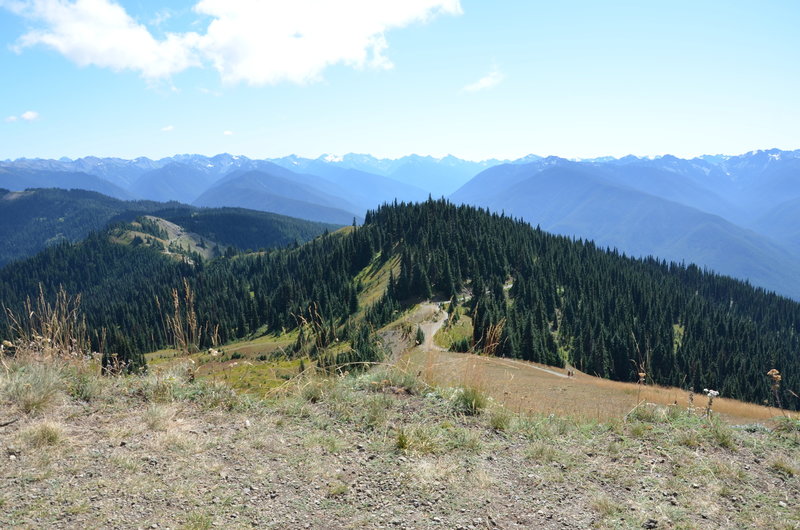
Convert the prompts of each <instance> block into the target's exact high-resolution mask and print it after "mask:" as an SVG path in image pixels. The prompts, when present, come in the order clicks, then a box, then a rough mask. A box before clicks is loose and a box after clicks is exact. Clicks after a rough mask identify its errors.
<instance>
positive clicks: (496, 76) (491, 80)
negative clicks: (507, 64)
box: [461, 68, 505, 92]
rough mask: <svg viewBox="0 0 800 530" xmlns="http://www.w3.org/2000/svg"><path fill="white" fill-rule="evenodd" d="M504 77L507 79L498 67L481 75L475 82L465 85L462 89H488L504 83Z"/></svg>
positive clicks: (470, 90)
mask: <svg viewBox="0 0 800 530" xmlns="http://www.w3.org/2000/svg"><path fill="white" fill-rule="evenodd" d="M503 79H505V76H504V75H503V74H502V72H500V71H499V70H498V69H497V68H494V69H492V71H491V72H489V73H488V74H486V75H485V76H483V77H481V78H480V79H478V80H477V81H475V82H474V83H471V84H469V85H467V86H465V87H464V88H462V89H461V90H463V91H464V92H478V91H479V90H487V89H489V88H494V87H496V86H497V85H499V84H500V83H502V82H503Z"/></svg>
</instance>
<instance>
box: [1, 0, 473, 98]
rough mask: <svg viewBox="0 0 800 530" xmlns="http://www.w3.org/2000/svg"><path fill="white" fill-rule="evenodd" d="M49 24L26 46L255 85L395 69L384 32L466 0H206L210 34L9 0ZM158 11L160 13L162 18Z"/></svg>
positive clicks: (96, 6) (87, 1) (110, 12)
mask: <svg viewBox="0 0 800 530" xmlns="http://www.w3.org/2000/svg"><path fill="white" fill-rule="evenodd" d="M0 5H2V6H5V7H6V8H7V9H10V10H11V11H14V12H16V13H18V14H20V15H22V16H25V17H27V18H29V19H31V20H33V21H37V22H39V23H41V25H42V26H43V27H42V28H40V29H35V30H32V31H30V32H28V33H26V34H25V35H23V36H22V37H21V38H20V40H19V42H18V44H17V49H18V50H22V49H24V48H26V47H29V46H33V45H37V44H40V45H45V46H48V47H51V48H53V49H55V50H57V51H58V52H59V53H61V54H63V55H64V56H66V57H67V58H69V59H70V60H72V61H74V62H75V63H77V64H79V65H82V66H86V65H95V66H99V67H104V68H111V69H113V70H133V71H137V72H140V73H141V75H142V76H143V77H145V78H148V79H160V78H166V77H168V76H170V75H172V74H175V73H177V72H181V71H183V70H185V69H187V68H189V67H193V66H200V65H201V64H202V63H203V62H206V63H209V64H211V65H212V66H213V67H214V68H215V69H216V70H217V71H218V72H219V74H220V76H221V77H222V79H223V80H224V81H226V82H230V83H237V82H244V83H248V84H252V85H263V84H274V83H279V82H282V81H290V82H294V83H308V82H312V81H315V80H318V79H319V78H320V77H321V75H322V72H323V71H324V70H325V68H327V67H328V66H331V65H334V64H340V63H341V64H346V65H349V66H353V67H356V68H363V67H372V68H391V67H392V63H391V62H390V61H389V59H388V58H387V57H386V56H385V55H384V53H385V51H386V49H387V47H388V43H387V40H386V36H385V33H386V32H387V31H389V30H391V29H393V28H402V27H405V26H408V25H409V24H412V23H416V22H427V21H428V20H430V19H432V18H434V17H436V16H438V15H458V14H460V13H461V2H460V0H338V1H335V2H334V1H330V0H329V1H320V0H293V1H291V2H287V1H285V0H199V2H198V3H197V4H196V5H195V6H194V11H195V12H196V13H197V14H199V15H202V16H203V17H210V18H211V21H210V23H209V24H208V28H207V30H206V32H205V34H202V35H201V34H198V33H194V32H186V33H168V34H167V35H166V38H164V39H161V40H159V39H156V38H155V37H153V35H152V33H151V32H150V30H148V28H147V27H146V26H144V25H143V24H140V23H138V22H137V21H136V20H134V19H133V18H132V17H131V16H130V15H128V13H127V12H126V11H125V9H124V8H123V7H122V6H120V5H119V4H118V3H116V2H115V1H114V0H75V1H69V0H28V1H19V0H13V1H10V0H0ZM156 20H159V17H157V19H156Z"/></svg>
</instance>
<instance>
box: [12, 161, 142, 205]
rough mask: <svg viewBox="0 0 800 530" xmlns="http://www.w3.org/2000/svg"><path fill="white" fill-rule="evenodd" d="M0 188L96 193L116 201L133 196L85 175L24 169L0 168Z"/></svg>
mask: <svg viewBox="0 0 800 530" xmlns="http://www.w3.org/2000/svg"><path fill="white" fill-rule="evenodd" d="M0 188H5V189H8V190H12V191H21V190H25V189H28V188H61V189H67V190H69V189H80V190H89V191H97V192H100V193H102V194H104V195H108V196H111V197H116V198H118V199H132V198H133V196H132V195H131V194H130V193H128V192H127V191H125V190H123V189H122V188H120V187H119V186H116V185H115V184H112V183H111V182H109V181H107V180H104V179H102V178H100V177H97V176H94V175H88V174H86V173H76V172H66V171H50V170H38V169H24V168H14V167H7V166H0Z"/></svg>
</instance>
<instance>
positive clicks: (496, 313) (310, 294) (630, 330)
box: [0, 201, 800, 408]
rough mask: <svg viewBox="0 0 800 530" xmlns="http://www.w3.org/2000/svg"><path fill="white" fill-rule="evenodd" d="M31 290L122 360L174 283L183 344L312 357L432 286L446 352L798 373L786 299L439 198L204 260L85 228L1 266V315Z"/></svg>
mask: <svg viewBox="0 0 800 530" xmlns="http://www.w3.org/2000/svg"><path fill="white" fill-rule="evenodd" d="M142 239H144V238H142ZM378 278H381V279H380V280H377V279H378ZM40 286H41V288H42V289H43V290H44V293H45V296H46V297H52V296H55V294H56V292H57V291H58V290H59V288H60V287H61V286H63V288H64V289H66V290H67V291H68V292H70V293H72V294H81V298H82V309H83V311H84V315H85V317H86V324H87V326H88V331H89V333H90V338H91V340H92V344H93V347H94V348H100V347H101V343H102V344H103V345H105V346H104V348H106V349H105V351H108V352H116V353H119V354H120V355H121V356H122V357H123V358H125V359H128V360H129V361H130V362H131V365H130V366H131V367H132V368H135V367H137V366H142V364H143V358H142V357H141V355H142V353H143V352H146V351H153V350H156V349H159V348H162V347H164V346H167V345H169V344H170V343H172V341H173V338H171V335H170V333H171V332H169V331H168V330H167V329H166V328H165V327H164V325H163V322H164V319H165V316H166V314H167V311H168V312H169V314H172V309H168V310H167V309H165V308H164V307H163V306H162V305H160V302H159V301H164V300H171V299H172V297H173V296H175V294H174V293H176V292H181V293H185V294H184V295H182V297H183V298H184V299H186V300H189V307H185V308H184V309H182V310H180V311H181V312H183V313H184V314H191V315H192V322H194V324H193V326H194V327H193V329H194V332H193V333H194V335H193V336H194V339H193V340H192V343H193V345H192V348H193V349H197V348H207V347H209V346H212V345H214V344H218V343H220V342H221V343H225V342H230V341H232V340H235V339H241V338H250V339H252V338H255V337H259V336H262V335H264V334H266V333H277V334H283V333H286V332H287V331H289V330H292V329H297V330H298V331H297V332H296V333H294V334H293V335H292V336H293V337H294V340H293V345H292V347H291V348H290V349H288V350H286V351H285V355H289V356H297V358H309V359H310V360H311V361H313V362H314V363H316V364H317V365H318V366H319V367H320V369H326V370H337V369H343V370H346V369H349V368H348V367H353V366H356V367H357V366H363V363H369V362H374V361H375V360H377V359H378V358H379V355H380V348H378V346H377V343H376V339H374V338H373V337H372V336H371V333H372V331H371V330H373V329H379V328H381V327H383V326H384V325H386V324H390V323H392V322H393V321H395V320H396V319H397V318H398V316H400V315H401V314H402V311H403V310H404V309H405V308H408V307H411V306H413V305H415V304H416V303H417V302H420V301H423V300H426V299H428V298H430V297H431V296H438V297H441V299H444V300H447V299H450V300H453V301H454V306H453V307H454V308H455V307H456V305H460V306H462V307H461V309H460V311H461V313H463V314H464V315H465V317H464V318H465V322H466V318H467V315H468V316H469V326H468V328H467V333H465V335H464V337H463V339H464V340H463V341H459V343H458V348H465V349H468V350H470V351H476V352H482V353H484V354H485V355H494V356H497V357H507V358H513V359H521V360H525V361H530V362H539V363H545V364H548V365H551V366H559V367H563V366H565V365H569V366H573V367H575V369H577V370H579V371H581V372H583V373H587V374H591V375H597V376H599V377H604V378H609V379H614V380H619V381H629V382H630V381H633V382H635V381H636V380H637V379H638V377H640V376H639V375H638V372H639V371H642V372H644V373H646V375H647V378H648V380H650V381H652V382H654V383H658V384H664V385H673V386H680V387H682V388H686V389H688V388H695V389H700V388H714V389H717V390H719V391H720V392H721V393H722V394H723V395H724V396H728V397H734V398H737V399H743V400H747V401H756V402H761V401H762V400H765V399H766V400H770V399H772V398H773V396H774V394H773V392H772V389H771V387H770V384H769V381H768V378H767V377H766V376H765V374H766V371H767V370H769V369H770V368H776V369H778V370H779V371H780V372H781V373H782V374H784V379H783V383H782V384H783V385H784V386H783V387H782V388H787V389H790V390H791V389H794V388H798V386H799V385H800V358H798V356H797V354H796V352H797V351H798V349H800V337H798V335H797V334H796V333H794V331H793V330H794V327H795V326H796V323H797V322H798V321H800V304H798V303H796V302H793V301H791V300H789V299H786V298H783V297H780V296H776V295H774V294H770V293H767V292H765V291H764V290H761V289H755V288H753V287H752V286H750V285H747V284H744V283H742V282H739V281H736V280H733V279H730V278H727V277H722V276H719V275H716V274H713V273H708V272H704V271H702V270H701V269H699V268H698V267H696V266H693V265H689V266H685V265H680V264H674V263H672V264H668V263H665V262H662V261H659V260H653V259H645V260H636V259H631V258H626V257H624V256H621V255H619V254H618V253H614V252H607V251H603V250H602V249H599V248H597V247H596V246H595V245H594V244H593V243H585V242H580V241H574V240H572V239H569V238H565V237H562V236H555V235H550V234H547V233H545V232H543V231H542V230H540V229H533V228H531V227H530V225H528V224H526V223H523V222H520V221H515V220H513V219H511V218H509V217H507V216H501V215H497V214H490V213H487V212H486V211H483V210H478V209H475V208H473V207H465V206H461V207H456V206H454V205H452V204H449V203H447V202H445V201H427V202H425V203H423V204H398V205H392V206H383V207H381V208H379V209H378V210H375V211H370V212H368V214H367V216H366V218H365V223H364V225H363V226H361V227H358V228H349V227H348V228H347V229H343V230H341V231H337V232H334V233H331V234H328V235H326V236H323V237H320V238H316V239H314V240H312V241H311V242H309V243H307V244H304V245H300V246H299V247H296V248H285V249H279V250H274V251H272V252H267V253H261V252H259V253H252V254H239V255H235V256H233V255H231V256H226V257H222V258H221V259H216V260H212V261H209V262H203V261H196V262H192V261H187V260H181V261H176V260H172V259H170V258H169V257H168V256H164V255H163V254H162V253H161V252H159V251H158V249H155V248H152V247H148V246H147V245H138V246H136V245H131V244H128V245H119V244H115V243H114V242H113V241H112V238H111V237H109V234H105V233H96V234H94V235H92V236H90V237H89V238H87V239H86V240H84V241H82V242H80V243H77V244H73V245H58V246H55V247H51V248H48V249H46V250H44V251H43V252H42V253H40V254H39V255H37V256H35V257H33V258H30V259H28V260H24V261H19V262H15V263H12V264H9V265H7V266H6V267H5V268H3V269H0V305H5V306H7V307H9V308H11V309H12V310H14V311H15V312H18V311H19V310H20V308H21V307H23V304H24V301H25V299H26V298H27V297H28V296H35V295H36V293H37V292H38V290H39V289H40ZM374 291H377V292H374ZM459 298H460V299H461V301H459ZM2 325H4V324H3V323H2V322H0V326H2ZM298 328H300V329H298ZM121 330H125V333H122V332H121ZM7 333H8V330H7V329H5V328H2V327H0V335H5V334H7ZM348 345H350V346H348ZM632 359H633V361H634V362H631V360H632ZM337 367H338V368H337ZM353 369H355V368H353ZM785 399H786V401H785V402H784V406H788V407H790V408H798V407H800V403H798V402H796V401H794V399H793V398H792V396H791V395H790V394H789V393H786V395H785Z"/></svg>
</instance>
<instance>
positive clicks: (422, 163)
mask: <svg viewBox="0 0 800 530" xmlns="http://www.w3.org/2000/svg"><path fill="white" fill-rule="evenodd" d="M486 167H487V166H486V164H483V163H481V162H471V161H469V160H461V159H459V158H456V157H454V156H446V157H444V158H441V159H439V158H433V157H430V156H419V155H411V156H407V157H404V158H402V159H399V161H398V163H397V164H395V165H394V166H393V167H392V168H391V171H390V172H389V174H388V176H389V177H391V178H393V179H395V180H399V181H400V182H405V183H407V184H411V185H413V186H417V187H420V188H422V189H425V190H427V191H429V192H430V193H431V195H433V196H434V197H444V196H447V195H449V194H451V193H453V192H454V191H455V190H457V189H458V188H459V187H460V186H461V185H463V184H464V183H465V182H467V181H469V179H471V178H472V177H474V176H475V175H476V174H478V173H479V172H480V171H482V170H483V169H485V168H486Z"/></svg>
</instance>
